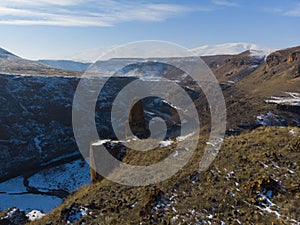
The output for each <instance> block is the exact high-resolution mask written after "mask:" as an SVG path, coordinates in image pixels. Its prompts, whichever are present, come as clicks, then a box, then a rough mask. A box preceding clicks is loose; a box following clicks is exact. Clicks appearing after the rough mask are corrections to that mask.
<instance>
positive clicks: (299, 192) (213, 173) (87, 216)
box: [30, 127, 300, 225]
mask: <svg viewBox="0 0 300 225" xmlns="http://www.w3.org/2000/svg"><path fill="white" fill-rule="evenodd" d="M299 137H300V129H298V128H282V127H272V128H271V127H269V128H263V127H261V128H258V129H256V130H254V131H252V132H249V133H245V134H242V135H239V136H230V137H227V138H226V139H225V141H224V144H223V146H222V149H221V151H220V153H219V154H218V156H217V157H216V159H215V161H214V162H213V164H212V165H211V166H210V167H209V169H208V171H206V172H203V173H201V174H199V173H198V172H197V168H198V163H199V160H200V157H201V155H202V151H203V146H204V145H205V138H201V139H200V142H199V146H198V149H197V150H196V152H195V154H194V156H193V158H192V160H191V161H190V163H189V164H188V165H187V166H186V167H184V169H182V170H181V171H180V172H178V173H177V174H176V175H175V176H173V177H172V178H170V179H169V180H166V181H164V182H162V183H159V184H157V185H149V186H147V187H128V186H122V185H118V184H115V183H112V182H109V181H107V180H102V181H99V182H98V183H95V184H91V185H87V186H84V187H82V188H80V189H79V190H78V191H76V192H74V193H73V194H71V195H70V196H69V197H68V199H67V200H65V202H64V203H63V204H62V205H60V206H59V207H57V208H56V209H54V210H53V211H52V212H51V213H50V214H49V215H47V216H45V217H44V218H43V219H42V220H39V221H36V222H32V223H30V224H31V225H38V224H41V225H42V224H43V225H45V224H48V225H50V224H53V225H54V224H66V223H67V222H68V221H69V222H70V223H72V224H195V223H199V224H201V223H202V224H206V223H208V222H211V223H212V224H239V223H242V224H293V223H294V224H296V221H300V216H299V215H300V211H299V209H300V169H299V166H300V158H299V152H300V141H299V140H300V139H299ZM162 150H163V149H160V151H162ZM165 150H169V151H170V148H168V147H167V148H166V149H165ZM130 157H132V158H131V159H130ZM127 160H128V161H130V160H132V161H135V158H134V157H133V156H128V158H127ZM139 160H143V161H144V162H145V164H147V162H148V161H149V160H151V159H149V156H147V157H145V158H140V159H139ZM222 221H223V222H224V223H222Z"/></svg>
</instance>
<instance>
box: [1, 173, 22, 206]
mask: <svg viewBox="0 0 300 225" xmlns="http://www.w3.org/2000/svg"><path fill="white" fill-rule="evenodd" d="M23 180H24V179H23V177H17V178H13V179H11V180H8V181H6V182H3V183H0V196H1V201H0V208H2V207H1V202H2V194H1V193H7V194H9V193H22V192H26V191H27V190H26V188H25V187H24V185H23Z"/></svg>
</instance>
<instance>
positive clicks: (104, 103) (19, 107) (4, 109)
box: [0, 75, 173, 181]
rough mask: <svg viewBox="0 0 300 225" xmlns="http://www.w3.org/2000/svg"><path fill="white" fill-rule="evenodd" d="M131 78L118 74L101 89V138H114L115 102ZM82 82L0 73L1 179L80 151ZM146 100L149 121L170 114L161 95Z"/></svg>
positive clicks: (98, 112)
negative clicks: (77, 107) (76, 122)
mask: <svg viewBox="0 0 300 225" xmlns="http://www.w3.org/2000/svg"><path fill="white" fill-rule="evenodd" d="M133 79H135V78H132V77H123V78H122V77H115V78H114V79H111V80H109V81H108V82H107V83H106V85H105V86H104V88H103V89H102V91H101V94H100V95H99V97H98V101H97V104H96V109H95V121H96V125H97V130H98V133H99V136H100V137H101V138H102V139H115V135H114V132H113V128H112V124H111V114H110V111H111V107H112V104H113V102H114V98H115V96H116V95H117V93H119V92H120V90H121V89H122V87H124V85H126V84H128V83H129V82H130V81H133ZM78 83H79V78H77V77H55V76H20V75H0V85H1V88H0V105H1V106H0V108H1V110H0V117H1V121H0V149H1V152H0V161H1V164H0V181H2V180H5V179H8V178H11V177H13V176H16V175H20V174H24V173H28V172H30V170H32V169H34V170H36V169H38V168H39V167H41V166H45V165H47V164H48V163H49V161H53V160H57V159H62V158H65V159H67V158H72V159H74V157H76V155H77V156H78V157H79V156H80V152H79V150H78V147H77V144H76V141H75V138H74V133H73V128H72V104H73V98H74V94H75V91H76V88H77V85H78ZM83 104H85V103H83ZM143 104H145V105H146V106H145V108H146V109H147V111H148V112H149V114H147V115H145V116H146V120H147V121H148V122H147V121H146V124H147V123H149V121H150V120H151V119H152V117H153V116H161V117H162V118H164V119H165V120H167V119H168V118H170V116H171V114H172V112H171V111H172V110H171V109H172V107H171V106H170V105H168V104H167V103H165V102H163V101H162V99H158V98H150V99H146V101H144V102H143ZM159 107H163V109H164V111H163V113H162V112H160V111H157V108H159ZM133 111H134V109H133ZM132 113H133V114H134V115H135V117H137V118H138V117H139V118H140V117H141V115H136V114H137V113H139V114H141V113H143V112H141V111H138V112H132ZM122 116H124V118H120V121H125V120H126V118H125V117H126V116H127V115H126V114H122ZM134 119H136V118H134ZM131 122H134V121H133V120H132V121H131ZM82 134H83V135H86V136H87V137H91V138H92V136H93V135H92V134H91V133H90V130H89V129H88V128H87V129H85V128H83V130H82ZM172 134H173V133H172ZM172 134H168V135H169V136H170V135H172ZM90 141H93V140H92V139H91V140H90Z"/></svg>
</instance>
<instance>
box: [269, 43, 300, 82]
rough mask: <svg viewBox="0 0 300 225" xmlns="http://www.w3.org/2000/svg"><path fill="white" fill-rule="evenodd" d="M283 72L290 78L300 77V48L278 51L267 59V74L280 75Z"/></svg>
mask: <svg viewBox="0 0 300 225" xmlns="http://www.w3.org/2000/svg"><path fill="white" fill-rule="evenodd" d="M282 71H285V72H286V74H285V75H286V76H287V77H288V78H297V77H300V47H295V48H289V49H285V50H281V51H276V52H274V53H272V54H270V55H269V56H268V57H267V59H266V63H265V68H264V73H265V74H267V75H280V74H281V72H282Z"/></svg>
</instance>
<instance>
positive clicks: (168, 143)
mask: <svg viewBox="0 0 300 225" xmlns="http://www.w3.org/2000/svg"><path fill="white" fill-rule="evenodd" d="M171 144H173V141H170V140H166V141H161V142H160V143H159V146H160V147H167V146H170V145H171Z"/></svg>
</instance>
